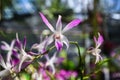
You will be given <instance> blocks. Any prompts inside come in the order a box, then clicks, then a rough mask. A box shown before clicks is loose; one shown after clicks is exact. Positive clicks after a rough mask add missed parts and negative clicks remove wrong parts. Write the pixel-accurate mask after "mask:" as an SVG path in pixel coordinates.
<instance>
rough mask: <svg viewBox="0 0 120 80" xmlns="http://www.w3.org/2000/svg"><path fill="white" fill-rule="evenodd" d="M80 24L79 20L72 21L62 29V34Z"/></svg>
mask: <svg viewBox="0 0 120 80" xmlns="http://www.w3.org/2000/svg"><path fill="white" fill-rule="evenodd" d="M80 22H81V20H79V19H75V20H72V21H71V22H70V23H68V24H67V25H66V27H65V28H64V29H63V31H62V32H63V33H64V32H66V31H68V30H70V29H72V28H73V27H76V26H77V25H78V24H79V23H80Z"/></svg>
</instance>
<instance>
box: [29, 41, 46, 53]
mask: <svg viewBox="0 0 120 80" xmlns="http://www.w3.org/2000/svg"><path fill="white" fill-rule="evenodd" d="M41 41H42V40H41ZM47 42H48V39H45V40H44V41H42V42H40V43H39V44H37V43H36V44H33V46H32V47H31V49H37V50H38V52H39V53H44V52H45V51H46V48H47V46H48V43H47Z"/></svg>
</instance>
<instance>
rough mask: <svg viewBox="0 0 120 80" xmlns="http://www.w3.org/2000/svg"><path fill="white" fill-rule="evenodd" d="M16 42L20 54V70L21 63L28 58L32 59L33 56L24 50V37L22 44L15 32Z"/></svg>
mask: <svg viewBox="0 0 120 80" xmlns="http://www.w3.org/2000/svg"><path fill="white" fill-rule="evenodd" d="M16 44H17V47H18V51H19V52H20V54H19V59H20V63H19V67H18V70H19V71H20V70H21V67H22V64H23V63H24V62H26V61H28V60H29V61H30V60H32V59H33V58H32V56H31V55H29V54H28V53H27V52H26V51H25V45H26V39H24V41H23V44H22V42H21V41H20V40H19V38H18V34H16Z"/></svg>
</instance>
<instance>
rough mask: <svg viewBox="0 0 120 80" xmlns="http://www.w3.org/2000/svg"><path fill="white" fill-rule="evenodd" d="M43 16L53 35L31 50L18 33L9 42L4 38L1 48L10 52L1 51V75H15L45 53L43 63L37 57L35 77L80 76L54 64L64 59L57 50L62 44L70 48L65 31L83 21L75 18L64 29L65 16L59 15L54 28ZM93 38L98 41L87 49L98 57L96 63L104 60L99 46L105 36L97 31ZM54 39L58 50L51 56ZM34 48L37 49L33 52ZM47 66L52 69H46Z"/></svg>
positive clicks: (40, 79) (60, 79)
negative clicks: (50, 50) (49, 54)
mask: <svg viewBox="0 0 120 80" xmlns="http://www.w3.org/2000/svg"><path fill="white" fill-rule="evenodd" d="M40 16H41V18H42V20H43V22H44V23H45V24H46V26H47V27H48V28H49V29H50V30H51V32H53V34H52V35H51V36H49V37H47V38H45V40H43V41H42V42H40V43H36V44H33V45H32V47H31V49H30V50H26V37H25V38H24V40H23V41H21V40H20V39H19V37H18V34H16V39H14V40H12V42H11V44H10V45H9V44H8V43H6V42H4V41H2V45H1V49H2V51H4V52H7V54H6V55H5V56H4V57H3V56H2V54H3V53H2V52H1V53H2V54H1V53H0V65H1V67H2V68H3V70H1V71H0V77H1V78H3V77H6V76H8V75H12V74H16V75H15V76H17V73H19V72H20V71H21V70H24V69H25V68H26V67H27V66H28V65H30V64H31V63H32V62H34V60H35V59H36V58H41V57H43V56H44V57H45V58H46V62H45V63H43V62H41V61H39V60H37V62H38V64H39V67H38V69H36V70H34V72H33V73H32V80H50V79H51V77H50V76H49V73H50V74H52V75H53V76H54V78H55V80H68V79H69V78H71V77H74V78H75V77H77V75H78V73H77V72H75V71H66V70H64V69H62V70H59V71H56V69H55V64H57V63H61V62H62V60H63V59H62V58H59V57H57V53H58V52H60V51H61V50H62V48H63V45H64V44H65V45H66V47H67V50H68V48H69V43H70V42H69V40H68V39H67V37H66V36H64V35H63V33H65V32H66V31H68V30H70V29H72V28H73V27H76V26H77V25H78V24H79V23H81V20H79V19H75V20H73V21H71V22H70V23H68V24H67V25H66V27H65V28H63V29H62V22H61V18H62V17H61V16H60V15H59V17H58V20H57V23H56V30H55V29H54V28H53V26H52V25H51V24H50V23H49V21H48V20H47V19H46V17H45V16H44V15H43V14H42V13H40ZM94 41H95V44H96V45H95V47H94V48H92V49H90V50H88V52H90V53H92V55H94V56H95V57H96V61H95V63H97V62H99V60H100V59H102V57H101V56H100V52H101V50H100V49H99V47H100V46H101V44H102V43H103V37H102V36H101V35H100V33H98V38H96V37H94ZM53 42H54V43H55V47H56V52H55V53H54V54H53V56H52V57H51V58H50V57H49V56H48V54H46V53H48V51H47V47H48V46H49V45H50V44H52V43H53ZM34 49H35V50H37V52H33V50H34ZM41 55H42V56H41ZM48 67H49V69H47V68H48Z"/></svg>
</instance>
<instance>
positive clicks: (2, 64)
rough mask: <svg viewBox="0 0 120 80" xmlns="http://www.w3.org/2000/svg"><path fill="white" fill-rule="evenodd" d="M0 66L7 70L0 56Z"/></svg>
mask: <svg viewBox="0 0 120 80" xmlns="http://www.w3.org/2000/svg"><path fill="white" fill-rule="evenodd" d="M0 65H1V66H2V67H3V68H7V66H6V64H5V61H4V59H3V57H2V55H1V54H0Z"/></svg>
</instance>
